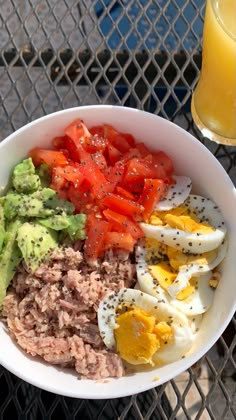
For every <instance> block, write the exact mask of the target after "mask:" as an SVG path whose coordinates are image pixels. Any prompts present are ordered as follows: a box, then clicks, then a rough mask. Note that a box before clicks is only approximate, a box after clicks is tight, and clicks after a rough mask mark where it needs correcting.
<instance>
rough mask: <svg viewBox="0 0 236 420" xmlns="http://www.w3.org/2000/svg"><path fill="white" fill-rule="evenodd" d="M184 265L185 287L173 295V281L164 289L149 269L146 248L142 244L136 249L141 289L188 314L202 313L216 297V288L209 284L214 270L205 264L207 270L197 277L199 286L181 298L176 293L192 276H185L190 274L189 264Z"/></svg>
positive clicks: (187, 283)
mask: <svg viewBox="0 0 236 420" xmlns="http://www.w3.org/2000/svg"><path fill="white" fill-rule="evenodd" d="M184 267H185V270H183V272H181V275H182V278H181V281H182V284H184V287H181V288H180V290H179V291H178V292H177V293H176V294H175V295H174V297H173V296H171V295H170V293H169V289H170V287H171V286H172V285H173V283H172V285H171V286H169V288H168V289H167V290H164V289H163V288H162V287H161V286H160V284H158V282H157V281H156V279H154V278H153V276H152V274H151V273H150V272H149V270H148V264H147V262H146V260H145V249H144V248H143V247H142V246H138V247H137V249H136V270H137V278H138V287H139V288H140V290H142V291H143V292H145V293H147V294H149V295H151V296H154V297H155V298H156V299H158V302H163V303H164V302H165V303H169V304H170V305H172V306H174V307H175V308H176V309H178V310H179V311H181V312H183V313H185V314H186V315H198V314H202V313H204V312H206V311H207V310H208V309H209V307H210V306H211V304H212V301H213V299H214V290H213V289H212V288H211V287H210V286H209V280H210V279H211V277H212V271H211V270H210V269H209V266H208V269H207V266H205V271H206V272H205V273H204V274H203V275H201V276H199V277H197V279H196V281H197V282H198V288H196V290H195V291H194V292H193V293H192V294H191V295H189V296H188V297H187V298H186V299H183V300H179V299H176V298H175V297H176V295H177V294H178V293H179V292H180V291H181V290H183V289H184V288H185V287H187V286H188V285H189V280H190V278H191V277H192V276H190V277H187V278H185V277H184V275H186V273H187V274H188V271H187V267H188V266H184ZM190 269H191V268H190ZM177 277H178V276H177ZM179 278H180V276H179ZM177 287H178V283H176V288H177Z"/></svg>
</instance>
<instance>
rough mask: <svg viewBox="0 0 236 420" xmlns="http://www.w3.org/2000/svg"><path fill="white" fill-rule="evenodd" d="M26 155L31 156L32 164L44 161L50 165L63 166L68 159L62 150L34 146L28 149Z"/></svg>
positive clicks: (37, 164)
mask: <svg viewBox="0 0 236 420" xmlns="http://www.w3.org/2000/svg"><path fill="white" fill-rule="evenodd" d="M28 156H29V157H31V158H32V160H33V162H34V165H35V166H39V165H41V164H42V163H46V164H47V165H50V166H54V165H56V166H64V165H67V163H68V160H67V158H66V156H65V155H64V153H63V152H60V151H58V150H47V149H41V148H40V147H35V148H34V149H32V150H30V152H29V153H28Z"/></svg>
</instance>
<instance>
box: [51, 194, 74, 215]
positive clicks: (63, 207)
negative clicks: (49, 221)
mask: <svg viewBox="0 0 236 420" xmlns="http://www.w3.org/2000/svg"><path fill="white" fill-rule="evenodd" d="M45 207H46V208H49V209H53V210H54V213H55V214H63V213H66V214H73V212H74V210H75V208H74V206H73V204H72V203H70V202H69V201H67V200H61V199H60V198H59V197H58V196H57V194H55V195H54V196H53V197H50V198H49V199H48V200H47V201H46V202H45Z"/></svg>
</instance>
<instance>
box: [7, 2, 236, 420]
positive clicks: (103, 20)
mask: <svg viewBox="0 0 236 420" xmlns="http://www.w3.org/2000/svg"><path fill="white" fill-rule="evenodd" d="M204 7H205V1H204V0H152V1H148V0H139V1H133V0H123V1H122V0H120V1H115V0H111V1H109V0H98V1H92V0H80V1H78V0H77V1H74V0H46V1H39V0H5V1H0V95H1V107H0V140H2V139H3V138H5V137H6V136H7V135H8V134H10V133H11V132H12V131H13V130H15V129H17V128H19V127H21V126H22V125H24V124H25V123H27V122H29V121H31V120H34V119H35V118H38V117H39V116H42V115H45V114H47V113H50V112H53V111H56V110H59V109H62V108H67V107H72V106H77V105H85V104H96V103H106V104H121V105H126V106H132V107H137V108H140V109H145V110H147V111H150V112H153V113H155V114H158V115H162V116H164V117H165V118H168V119H170V120H172V121H174V122H175V123H176V124H178V125H180V126H182V127H183V128H185V129H186V130H188V131H191V132H193V134H194V135H196V136H198V133H197V132H196V131H195V128H194V126H193V123H192V118H191V114H190V98H191V92H192V89H193V87H194V85H195V83H196V79H197V75H198V72H199V68H200V62H201V36H202V27H203V16H204ZM200 140H201V141H203V142H204V143H205V144H206V146H207V147H208V148H209V149H210V150H211V151H212V153H214V154H215V156H216V157H217V158H218V159H219V161H220V162H221V163H222V164H223V166H224V167H225V169H226V170H227V172H228V173H229V175H230V176H231V178H232V179H233V181H234V182H235V181H236V148H227V147H223V146H218V145H215V144H213V143H211V142H210V141H208V140H207V139H200ZM223 337H224V338H223ZM223 337H222V338H221V339H220V340H219V342H218V343H217V345H215V346H214V348H213V349H211V351H210V352H209V353H208V355H207V356H206V357H205V358H203V359H202V360H201V361H200V362H199V364H197V366H195V367H193V368H192V369H189V370H188V372H186V373H185V376H184V377H181V378H176V379H175V380H173V381H171V382H169V383H168V384H165V385H163V386H161V387H157V388H155V389H154V390H152V391H149V392H146V393H143V394H139V395H137V396H132V397H128V398H123V399H119V400H113V401H105V400H104V401H84V400H74V399H70V398H63V397H59V396H55V395H53V394H49V393H47V392H45V391H41V390H39V389H37V388H35V387H32V386H30V385H28V384H26V383H25V382H23V381H21V380H19V379H17V378H16V377H14V376H13V375H12V374H10V373H9V372H7V371H6V370H5V369H3V368H1V367H0V417H1V418H2V419H17V418H19V419H30V420H31V419H32V420H33V419H57V418H65V419H85V420H87V419H101V420H103V419H118V418H119V419H135V420H136V419H175V418H178V419H185V418H187V419H192V418H197V419H205V418H212V419H217V420H218V419H219V418H221V417H224V418H225V419H234V418H235V417H236V395H235V388H236V385H235V382H234V380H235V378H233V375H235V371H236V361H235V351H236V321H235V320H232V321H231V324H230V326H229V328H228V329H227V331H226V333H225V334H224V336H223ZM200 370H201V371H202V372H201V373H200ZM204 375H205V376H204ZM204 380H207V384H208V385H207V387H205V386H204V384H205V382H204Z"/></svg>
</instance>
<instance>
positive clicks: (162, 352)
mask: <svg viewBox="0 0 236 420" xmlns="http://www.w3.org/2000/svg"><path fill="white" fill-rule="evenodd" d="M98 326H99V331H100V334H101V337H102V339H103V341H104V343H105V345H106V347H107V348H108V349H113V350H115V351H116V352H117V353H118V354H119V355H120V357H121V358H122V359H123V360H125V361H126V362H128V363H130V364H132V365H142V364H150V365H151V366H154V365H159V364H161V365H162V364H166V363H171V362H174V361H176V360H179V359H180V358H181V357H183V356H184V355H185V354H186V353H187V352H188V350H189V349H190V348H191V345H192V342H193V337H194V335H193V332H192V328H191V326H190V323H189V321H188V319H187V317H186V316H185V315H184V314H181V312H179V311H178V310H176V309H175V308H173V307H171V306H170V305H169V304H168V303H166V302H163V301H161V302H160V301H158V299H156V298H154V297H153V296H150V295H148V294H146V293H144V292H142V291H140V290H136V289H126V288H124V289H121V290H120V291H119V292H116V293H114V292H113V293H109V294H107V295H106V296H105V297H104V298H103V299H102V300H101V302H100V304H99V308H98Z"/></svg>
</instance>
